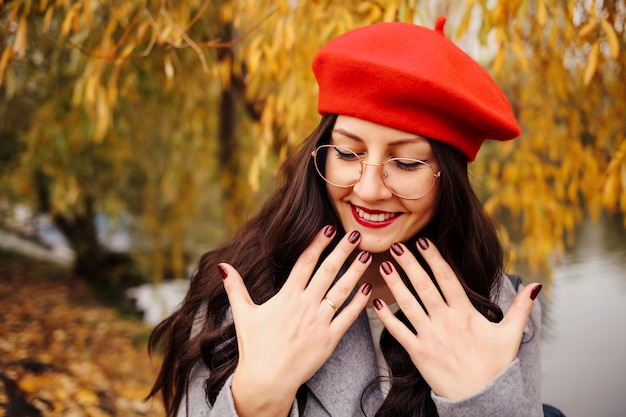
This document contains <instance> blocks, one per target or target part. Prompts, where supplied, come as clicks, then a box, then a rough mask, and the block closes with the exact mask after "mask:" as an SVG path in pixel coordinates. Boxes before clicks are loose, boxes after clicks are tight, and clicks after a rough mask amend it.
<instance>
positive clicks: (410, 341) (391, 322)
mask: <svg viewBox="0 0 626 417" xmlns="http://www.w3.org/2000/svg"><path fill="white" fill-rule="evenodd" d="M373 304H374V310H375V311H376V315H377V316H378V318H379V319H380V321H381V322H382V323H383V325H384V326H385V328H387V330H389V333H391V335H392V336H393V337H394V338H395V339H396V340H397V341H398V342H399V343H400V344H401V345H402V346H403V347H404V349H405V350H406V351H407V352H413V351H415V349H414V346H415V344H416V343H417V338H416V337H415V333H413V331H411V329H409V328H408V327H407V326H406V324H404V323H402V322H401V321H400V320H399V319H398V318H397V317H396V316H394V314H393V312H392V311H391V310H390V309H389V306H388V305H387V304H386V303H385V302H384V301H383V300H381V299H379V298H377V299H375V300H374V302H373ZM405 314H406V313H405Z"/></svg>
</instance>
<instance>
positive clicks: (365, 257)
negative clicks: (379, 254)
mask: <svg viewBox="0 0 626 417" xmlns="http://www.w3.org/2000/svg"><path fill="white" fill-rule="evenodd" d="M371 257H372V255H371V254H370V253H369V252H368V251H366V250H364V251H363V252H361V254H360V255H359V261H361V263H364V264H365V263H367V261H369V260H370V258H371Z"/></svg>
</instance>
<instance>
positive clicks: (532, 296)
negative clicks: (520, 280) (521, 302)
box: [530, 284, 543, 300]
mask: <svg viewBox="0 0 626 417" xmlns="http://www.w3.org/2000/svg"><path fill="white" fill-rule="evenodd" d="M542 288H543V285H541V284H537V285H535V288H533V290H532V291H531V292H530V299H531V300H534V299H535V298H537V296H538V295H539V291H541V289H542Z"/></svg>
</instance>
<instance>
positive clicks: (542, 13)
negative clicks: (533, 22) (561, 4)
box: [537, 0, 548, 26]
mask: <svg viewBox="0 0 626 417" xmlns="http://www.w3.org/2000/svg"><path fill="white" fill-rule="evenodd" d="M547 17H548V10H547V8H546V3H545V1H544V0H537V22H539V25H540V26H545V24H546V19H547Z"/></svg>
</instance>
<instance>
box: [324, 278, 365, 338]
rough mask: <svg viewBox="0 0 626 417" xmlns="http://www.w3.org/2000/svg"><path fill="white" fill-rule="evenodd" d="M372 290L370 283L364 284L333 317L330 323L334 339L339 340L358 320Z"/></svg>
mask: <svg viewBox="0 0 626 417" xmlns="http://www.w3.org/2000/svg"><path fill="white" fill-rule="evenodd" d="M371 292H372V286H371V285H370V284H369V283H365V284H363V285H362V286H361V288H359V291H358V292H357V293H356V294H355V295H354V297H353V298H352V300H350V302H349V303H348V304H347V305H346V306H345V307H344V308H343V310H341V312H340V313H339V314H337V316H336V317H335V318H334V319H333V321H332V322H331V323H330V332H331V333H332V335H333V336H334V340H339V339H340V338H341V337H342V336H343V335H344V334H345V333H346V332H347V331H348V329H349V328H350V326H352V323H354V322H355V321H356V319H357V318H358V317H359V314H361V312H362V311H363V309H364V308H365V306H366V305H367V302H368V301H369V299H370V296H371ZM329 310H330V308H329Z"/></svg>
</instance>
